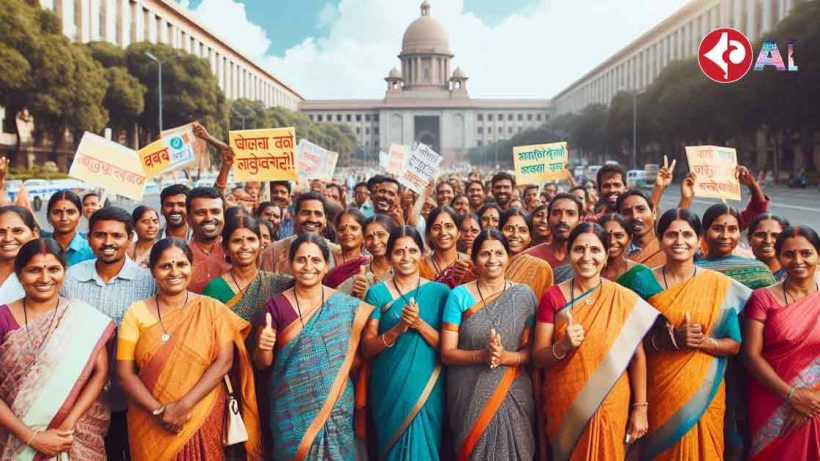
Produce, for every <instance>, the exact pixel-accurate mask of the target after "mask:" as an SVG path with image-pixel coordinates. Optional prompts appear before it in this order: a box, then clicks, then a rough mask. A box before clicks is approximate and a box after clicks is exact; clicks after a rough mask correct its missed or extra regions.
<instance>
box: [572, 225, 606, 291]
mask: <svg viewBox="0 0 820 461" xmlns="http://www.w3.org/2000/svg"><path fill="white" fill-rule="evenodd" d="M606 259H607V252H606V250H605V249H604V244H603V242H601V240H600V239H599V238H598V236H597V235H595V234H593V233H591V232H585V233H583V234H580V235H579V236H578V237H576V238H575V240H574V241H573V242H572V246H571V247H570V248H569V261H570V264H572V268H573V269H574V270H575V275H576V276H577V277H579V278H582V279H589V278H592V277H595V276H597V275H600V274H601V271H602V270H603V269H604V266H605V265H606Z"/></svg>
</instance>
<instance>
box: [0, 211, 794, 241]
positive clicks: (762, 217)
mask: <svg viewBox="0 0 820 461" xmlns="http://www.w3.org/2000/svg"><path fill="white" fill-rule="evenodd" d="M0 209H1V208H0ZM1 213H2V211H0V214H1ZM763 221H777V223H778V224H780V228H781V229H783V230H786V229H788V228H789V220H788V219H786V218H784V217H782V216H778V215H775V214H771V213H763V214H759V215H757V216H755V217H754V219H752V221H751V222H750V223H749V228H748V229H747V231H748V233H749V234H748V235H749V238H750V239H751V238H752V235H753V234H754V233H755V231H757V227H758V226H760V223H762V222H763Z"/></svg>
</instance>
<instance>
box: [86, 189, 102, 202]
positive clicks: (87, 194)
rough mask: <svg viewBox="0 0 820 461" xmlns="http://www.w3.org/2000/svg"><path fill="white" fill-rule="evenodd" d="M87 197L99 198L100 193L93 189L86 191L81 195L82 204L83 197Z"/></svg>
mask: <svg viewBox="0 0 820 461" xmlns="http://www.w3.org/2000/svg"><path fill="white" fill-rule="evenodd" d="M88 197H97V199H99V198H100V194H98V193H96V192H94V191H91V192H87V193H86V194H85V195H83V204H85V199H87V198H88Z"/></svg>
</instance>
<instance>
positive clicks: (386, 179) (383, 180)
mask: <svg viewBox="0 0 820 461" xmlns="http://www.w3.org/2000/svg"><path fill="white" fill-rule="evenodd" d="M386 182H389V183H391V184H395V185H396V187H398V188H399V192H401V190H402V187H401V183H400V182H399V180H398V179H396V178H391V177H390V176H385V177H384V178H382V180H381V181H379V182H378V184H384V183H386Z"/></svg>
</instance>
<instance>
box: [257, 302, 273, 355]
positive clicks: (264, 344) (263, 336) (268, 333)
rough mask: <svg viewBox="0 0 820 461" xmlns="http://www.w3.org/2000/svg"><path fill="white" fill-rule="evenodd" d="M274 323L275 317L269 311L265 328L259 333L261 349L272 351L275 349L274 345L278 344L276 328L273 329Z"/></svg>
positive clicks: (266, 315)
mask: <svg viewBox="0 0 820 461" xmlns="http://www.w3.org/2000/svg"><path fill="white" fill-rule="evenodd" d="M272 324H273V318H272V317H271V315H270V312H268V313H266V314H265V328H263V329H262V332H261V333H260V334H259V341H258V346H257V347H259V350H261V351H265V352H270V351H272V350H273V346H275V345H276V330H274V329H273V326H272Z"/></svg>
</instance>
